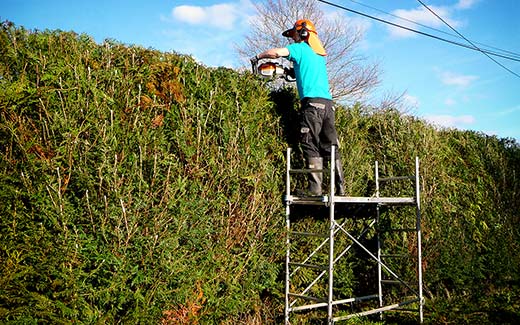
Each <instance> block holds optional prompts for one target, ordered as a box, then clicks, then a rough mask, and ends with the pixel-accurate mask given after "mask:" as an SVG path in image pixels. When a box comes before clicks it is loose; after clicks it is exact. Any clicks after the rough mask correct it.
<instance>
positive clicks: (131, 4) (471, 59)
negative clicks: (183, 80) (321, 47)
mask: <svg viewBox="0 0 520 325" xmlns="http://www.w3.org/2000/svg"><path fill="white" fill-rule="evenodd" d="M0 1H1V8H2V9H1V10H0V19H1V20H9V21H12V22H14V23H15V24H16V25H17V26H24V27H25V28H27V29H39V30H45V29H51V30H54V29H61V30H65V31H70V30H73V31H75V32H77V33H86V34H88V35H90V36H92V37H94V39H95V40H96V41H97V42H100V43H101V42H103V40H105V39H107V38H110V39H115V40H117V41H119V42H122V43H125V44H136V45H140V46H143V47H147V48H148V47H150V48H154V49H157V50H161V51H167V52H170V51H175V52H178V53H182V54H189V55H193V56H194V57H195V58H196V59H197V60H198V61H200V62H202V63H203V64H205V65H207V66H228V67H238V66H239V65H240V60H239V58H238V57H237V54H236V51H235V45H236V44H240V42H241V41H242V40H243V39H244V36H245V35H246V33H247V31H248V30H249V29H250V28H252V26H251V25H250V24H249V21H250V19H251V17H254V15H255V14H256V12H255V9H254V6H253V5H252V2H251V1H250V0H205V1H200V0H199V1H197V0H192V1H183V0H175V1H173V0H170V1H164V0H163V1H159V0H148V1H135V0H127V1H122V0H121V1H110V0H104V1H98V0H90V1H81V2H79V1H71V0H67V1H64V0H49V1H43V0H40V1H36V0H25V1H22V0H0ZM258 1H261V0H258ZM330 2H333V3H336V4H338V5H340V6H344V7H347V8H350V9H353V10H357V11H362V12H364V13H366V14H369V15H372V16H377V17H379V18H382V19H384V20H388V21H392V22H395V23H397V24H401V25H406V26H409V27H411V28H413V29H418V30H421V31H423V32H426V33H429V34H434V35H436V36H439V37H442V38H447V39H450V40H454V41H456V42H459V43H464V44H467V43H466V42H465V41H464V40H463V39H460V38H459V39H458V38H455V37H454V36H450V35H448V34H445V33H450V34H455V32H453V31H452V30H450V29H449V27H448V26H446V25H445V24H444V23H443V22H442V21H440V20H439V19H438V18H436V17H435V16H434V15H433V14H431V13H430V12H429V11H427V10H426V9H425V8H424V7H423V6H422V5H421V4H420V3H419V2H418V1H417V0H395V1H388V0H356V1H352V0H330ZM423 2H424V3H425V4H427V5H428V6H429V7H430V8H431V9H432V10H434V11H435V12H436V13H437V14H438V15H439V16H441V17H442V18H443V19H444V20H445V21H447V22H448V23H449V24H450V25H451V26H452V27H454V28H455V29H456V30H457V31H458V32H460V33H461V34H462V35H464V36H465V37H466V38H468V39H469V40H471V41H472V42H473V43H478V44H477V45H478V46H481V47H484V48H486V49H491V50H493V51H495V52H500V53H504V54H506V55H508V56H512V57H514V58H516V59H517V60H519V59H520V20H519V19H518V16H519V14H520V1H518V0H423ZM319 6H320V8H321V9H322V10H323V11H324V12H326V13H327V14H341V15H344V16H345V17H346V18H347V20H348V21H349V22H350V23H352V24H357V25H359V26H360V27H362V28H363V29H364V31H365V37H364V39H363V41H362V43H361V44H360V48H359V51H360V53H361V54H363V55H364V56H366V57H367V59H368V60H370V61H372V62H378V63H379V65H380V68H381V70H382V75H381V84H380V86H379V87H378V89H377V90H375V91H374V92H373V94H372V97H373V98H372V99H373V100H376V101H377V98H378V97H379V96H384V95H386V94H400V93H403V92H406V95H405V100H406V101H407V103H408V106H409V107H410V109H409V111H408V112H409V114H413V115H416V116H418V117H420V118H423V119H426V120H428V121H431V122H433V123H436V124H438V125H441V126H447V127H456V128H459V129H469V130H476V131H480V132H484V133H486V134H491V135H497V136H498V137H501V138H503V137H509V138H515V139H516V140H517V141H520V126H519V124H520V98H519V97H520V96H519V93H520V77H518V76H516V75H514V74H513V73H515V74H517V75H520V62H518V61H512V60H507V59H502V58H498V57H494V56H492V57H493V58H494V59H495V60H496V61H498V62H499V63H500V64H502V65H504V66H505V67H506V68H507V69H509V70H511V71H512V72H513V73H511V72H509V71H507V70H506V69H504V68H503V67H501V66H499V65H498V64H497V63H496V62H493V61H492V60H491V59H489V58H488V57H486V56H485V55H483V54H482V53H480V52H478V51H474V50H469V49H466V48H462V47H459V46H455V45H452V44H448V43H445V42H441V41H438V40H435V39H432V38H429V37H425V36H420V35H417V34H415V33H409V32H404V31H403V30H400V29H397V28H395V27H391V26H389V25H386V24H383V23H380V22H377V21H375V20H371V19H368V18H364V17H362V16H359V15H356V14H353V13H349V12H346V11H343V10H340V9H338V8H334V7H331V6H329V5H326V4H320V5H319ZM386 13H389V14H391V15H388V14H386ZM397 17H401V18H405V19H408V20H411V21H414V22H417V23H420V24H422V25H424V26H429V27H432V28H435V29H437V30H432V29H428V28H426V27H424V26H418V25H413V24H412V25H411V24H410V22H409V21H406V20H403V19H399V18H397ZM287 27H290V26H287ZM317 27H318V32H319V26H317ZM491 47H493V48H491ZM503 50H506V51H510V52H513V53H512V54H511V53H509V52H502V51H503Z"/></svg>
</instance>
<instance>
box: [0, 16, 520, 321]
mask: <svg viewBox="0 0 520 325" xmlns="http://www.w3.org/2000/svg"><path fill="white" fill-rule="evenodd" d="M296 107H297V100H296V99H295V96H294V92H293V91H290V90H287V89H281V90H278V91H273V92H270V91H269V88H268V87H266V86H265V84H264V82H261V81H259V80H257V79H256V78H255V77H253V76H251V75H250V74H249V73H240V72H237V71H234V70H230V69H225V68H207V67H204V66H203V65H201V64H199V63H197V62H195V61H194V60H193V59H192V58H191V57H188V56H184V55H181V54H177V53H164V52H159V51H155V50H153V49H144V48H141V47H138V46H126V45H122V44H120V43H118V42H117V41H114V40H107V41H105V42H104V43H103V44H97V43H96V42H94V41H93V39H92V38H91V37H89V36H88V35H84V34H81V35H78V34H76V33H74V32H63V31H29V30H26V29H24V28H23V27H16V26H14V25H13V24H11V23H9V22H3V23H2V26H1V32H0V171H1V172H0V212H1V220H0V243H1V248H0V261H1V263H0V319H2V320H4V321H5V322H13V323H20V322H23V323H40V322H44V323H70V322H73V321H74V322H81V323H101V322H103V323H119V322H122V323H164V324H195V323H202V324H214V323H218V324H237V323H243V324H268V323H278V322H280V315H282V313H283V258H284V252H285V247H284V243H285V239H284V238H285V235H284V222H283V219H284V217H283V211H284V210H283V202H282V200H281V196H282V194H283V191H284V173H285V159H284V153H285V148H286V147H287V145H291V146H293V147H295V148H296V143H297V139H296V138H295V136H294V134H295V133H294V131H295V130H294V128H295V124H294V119H295V118H296V115H297V113H296V111H295V108H296ZM337 123H338V130H339V133H340V138H341V143H342V148H341V151H342V158H343V160H344V169H345V174H346V181H347V190H348V192H349V194H352V195H362V196H365V195H370V194H371V192H372V191H373V183H372V182H373V173H374V171H373V162H374V160H378V161H379V163H380V165H381V166H382V169H383V170H382V172H383V173H384V174H387V175H404V174H408V173H410V172H413V164H414V157H415V156H419V158H420V159H421V175H422V177H421V185H422V193H423V220H424V224H423V232H424V263H423V268H424V271H425V288H426V292H427V297H428V298H429V300H428V303H427V310H428V317H430V319H431V320H438V319H443V317H452V314H451V313H450V311H449V307H445V305H443V303H444V302H445V301H450V299H453V297H462V299H463V301H467V302H468V304H470V303H471V306H482V303H483V301H484V300H485V299H484V298H485V296H483V295H482V294H480V293H481V292H486V293H487V297H490V298H489V299H488V300H485V303H487V306H489V308H488V309H489V312H486V313H484V315H485V316H481V317H484V318H486V319H488V320H489V319H492V315H493V311H496V308H497V307H496V306H497V304H495V303H494V302H496V301H504V300H505V301H507V304H506V305H507V307H503V308H504V310H505V311H507V312H509V313H510V315H512V317H515V315H516V316H518V314H515V313H514V312H512V311H514V310H515V307H516V308H517V309H516V310H518V307H519V306H518V284H519V276H518V274H520V272H519V271H520V270H519V265H520V255H519V253H518V251H519V250H518V246H519V243H520V240H519V236H520V233H519V228H518V226H517V225H518V222H519V213H518V211H519V202H520V198H519V185H518V172H519V170H520V149H519V146H518V144H517V143H516V142H515V141H514V140H510V139H498V138H496V137H492V136H486V135H483V134H479V133H475V132H470V131H457V130H437V129H435V128H433V127H432V126H430V125H428V124H426V123H425V122H424V121H421V120H419V119H416V118H414V117H411V116H407V115H404V114H402V113H400V112H398V111H395V110H385V111H377V110H371V109H369V108H366V107H362V106H361V105H355V106H354V107H350V108H347V107H338V108H337ZM296 161H297V162H299V161H301V159H300V160H298V159H296ZM391 190H392V191H397V192H400V191H401V192H402V191H406V190H405V189H404V188H402V189H401V188H392V189H391ZM407 217H408V216H406V214H397V215H396V216H395V217H393V218H394V219H393V220H390V221H391V222H393V223H404V222H405V218H407ZM315 221H316V222H314V219H312V218H304V219H303V221H302V222H301V223H300V226H301V227H305V226H306V227H311V228H312V227H320V226H323V224H320V222H322V221H320V220H315ZM353 226H354V225H353ZM388 245H390V246H395V247H401V246H402V242H400V241H399V240H398V238H389V240H388ZM400 245H401V246H400ZM338 270H339V271H341V272H343V273H341V274H342V275H341V276H340V277H339V279H340V280H339V281H340V282H341V283H342V284H343V285H344V289H342V290H343V291H342V292H341V294H345V295H348V294H351V293H352V292H355V291H356V290H358V289H359V288H362V287H366V286H369V284H367V283H363V281H370V279H369V278H365V279H364V278H363V277H361V278H359V274H356V271H360V270H364V269H362V266H361V265H360V264H356V262H354V260H347V262H345V263H344V264H342V265H341V266H338ZM339 271H337V272H339ZM367 271H370V270H367ZM495 298H496V299H495ZM475 308H476V307H475ZM446 315H449V316H446ZM479 315H480V314H479ZM308 316H309V315H305V314H303V315H299V316H298V318H297V319H298V321H299V322H302V323H304V322H306V320H305V319H306V317H307V318H308Z"/></svg>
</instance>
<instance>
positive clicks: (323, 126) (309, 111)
mask: <svg viewBox="0 0 520 325" xmlns="http://www.w3.org/2000/svg"><path fill="white" fill-rule="evenodd" d="M301 105H302V107H301V122H300V132H301V139H300V145H301V148H302V151H303V155H304V157H305V158H307V159H308V158H312V157H325V158H329V159H330V154H331V152H330V151H331V149H330V148H331V146H332V145H334V146H336V152H335V155H336V157H339V155H338V150H337V148H338V134H337V132H336V126H335V121H334V119H335V115H334V110H333V109H332V101H331V100H329V99H324V98H304V99H303V100H302V101H301Z"/></svg>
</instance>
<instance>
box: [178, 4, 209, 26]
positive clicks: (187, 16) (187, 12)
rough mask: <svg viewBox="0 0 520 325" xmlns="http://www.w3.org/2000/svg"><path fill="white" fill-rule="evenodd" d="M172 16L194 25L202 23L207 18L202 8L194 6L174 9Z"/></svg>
mask: <svg viewBox="0 0 520 325" xmlns="http://www.w3.org/2000/svg"><path fill="white" fill-rule="evenodd" d="M172 15H173V17H174V18H175V19H178V20H180V21H184V22H187V23H189V24H194V25H196V24H200V23H203V22H204V20H205V18H206V16H207V14H206V11H205V10H204V9H203V8H202V7H196V6H178V7H175V8H173V11H172Z"/></svg>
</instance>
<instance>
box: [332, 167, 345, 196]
mask: <svg viewBox="0 0 520 325" xmlns="http://www.w3.org/2000/svg"><path fill="white" fill-rule="evenodd" d="M334 180H335V182H334V185H335V186H336V195H338V196H345V177H344V175H343V164H342V162H341V159H336V173H335V178H334Z"/></svg>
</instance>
